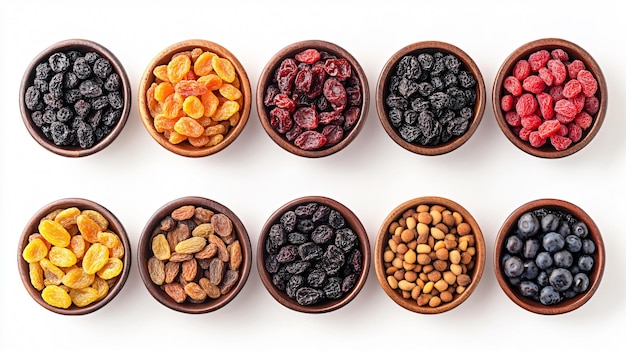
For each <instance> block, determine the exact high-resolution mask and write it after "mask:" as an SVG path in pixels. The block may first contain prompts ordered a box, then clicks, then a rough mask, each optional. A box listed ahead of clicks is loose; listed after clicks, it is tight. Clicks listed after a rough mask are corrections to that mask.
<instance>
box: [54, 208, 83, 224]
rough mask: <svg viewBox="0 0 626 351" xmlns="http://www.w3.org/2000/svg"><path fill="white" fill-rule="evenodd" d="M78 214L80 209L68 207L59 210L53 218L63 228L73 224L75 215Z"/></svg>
mask: <svg viewBox="0 0 626 351" xmlns="http://www.w3.org/2000/svg"><path fill="white" fill-rule="evenodd" d="M79 214H80V210H79V209H78V208H77V207H70V208H67V209H65V210H63V211H61V212H59V213H58V214H57V215H56V216H55V217H54V220H55V221H56V222H59V223H60V224H61V225H62V226H63V227H64V228H69V227H70V226H72V225H73V224H76V217H78V215H79Z"/></svg>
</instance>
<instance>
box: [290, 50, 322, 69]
mask: <svg viewBox="0 0 626 351" xmlns="http://www.w3.org/2000/svg"><path fill="white" fill-rule="evenodd" d="M320 57H321V55H320V52H319V51H317V50H315V49H306V50H304V51H302V52H300V53H297V54H296V55H295V58H296V60H298V61H300V62H304V63H308V64H309V65H312V64H314V63H315V62H317V61H319V59H320Z"/></svg>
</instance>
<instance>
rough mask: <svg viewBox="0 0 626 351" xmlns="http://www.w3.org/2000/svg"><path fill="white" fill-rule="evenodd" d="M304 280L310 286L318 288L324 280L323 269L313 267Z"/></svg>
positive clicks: (324, 273)
mask: <svg viewBox="0 0 626 351" xmlns="http://www.w3.org/2000/svg"><path fill="white" fill-rule="evenodd" d="M306 282H307V284H308V285H309V286H310V287H313V288H319V287H321V286H323V285H324V282H326V272H325V271H324V270H323V269H314V270H312V271H311V272H310V273H309V274H308V275H307V277H306Z"/></svg>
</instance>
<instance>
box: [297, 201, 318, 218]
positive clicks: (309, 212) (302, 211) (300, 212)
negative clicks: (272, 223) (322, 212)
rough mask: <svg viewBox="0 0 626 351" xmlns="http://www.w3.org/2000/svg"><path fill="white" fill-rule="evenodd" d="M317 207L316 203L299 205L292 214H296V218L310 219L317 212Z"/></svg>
mask: <svg viewBox="0 0 626 351" xmlns="http://www.w3.org/2000/svg"><path fill="white" fill-rule="evenodd" d="M318 206H319V204H317V203H316V202H310V203H308V204H305V205H300V206H298V207H296V209H295V210H294V212H295V213H296V216H298V217H306V218H310V217H312V216H313V214H314V213H315V211H316V210H317V208H318Z"/></svg>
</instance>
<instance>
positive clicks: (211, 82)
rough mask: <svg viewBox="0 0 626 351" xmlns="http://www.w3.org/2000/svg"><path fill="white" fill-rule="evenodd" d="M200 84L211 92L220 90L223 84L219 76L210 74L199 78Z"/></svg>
mask: <svg viewBox="0 0 626 351" xmlns="http://www.w3.org/2000/svg"><path fill="white" fill-rule="evenodd" d="M198 83H201V84H203V85H204V86H205V87H206V88H207V89H208V90H209V91H213V90H218V89H219V88H220V87H221V86H222V84H223V82H222V78H220V77H219V76H218V75H217V74H208V75H206V76H202V77H200V78H198Z"/></svg>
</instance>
